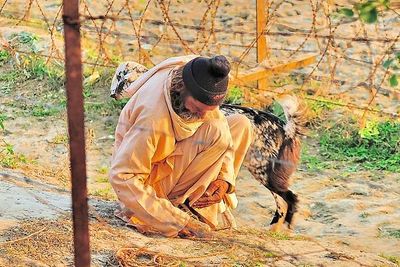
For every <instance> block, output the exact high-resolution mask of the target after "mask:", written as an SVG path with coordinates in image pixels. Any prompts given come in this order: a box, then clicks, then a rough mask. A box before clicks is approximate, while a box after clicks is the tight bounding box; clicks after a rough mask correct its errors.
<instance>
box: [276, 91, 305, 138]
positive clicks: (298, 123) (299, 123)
mask: <svg viewBox="0 0 400 267" xmlns="http://www.w3.org/2000/svg"><path fill="white" fill-rule="evenodd" d="M278 103H279V104H280V105H281V106H282V108H283V111H284V112H285V117H286V120H287V122H286V124H285V126H284V130H285V137H286V139H296V138H298V137H299V136H300V135H304V129H305V128H304V125H305V123H306V118H305V116H306V108H305V106H304V105H303V104H302V103H300V102H299V100H298V98H297V97H295V96H291V95H287V96H285V97H283V98H281V99H278Z"/></svg>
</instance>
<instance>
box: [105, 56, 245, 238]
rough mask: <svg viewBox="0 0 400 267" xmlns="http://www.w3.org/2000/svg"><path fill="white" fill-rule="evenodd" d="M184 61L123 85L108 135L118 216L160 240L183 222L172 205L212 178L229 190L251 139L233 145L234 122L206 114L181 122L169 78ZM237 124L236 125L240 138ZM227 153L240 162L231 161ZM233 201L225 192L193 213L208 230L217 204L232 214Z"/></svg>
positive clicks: (169, 63) (197, 193) (215, 113)
mask: <svg viewBox="0 0 400 267" xmlns="http://www.w3.org/2000/svg"><path fill="white" fill-rule="evenodd" d="M191 58H193V57H190V56H189V57H180V58H172V59H169V60H167V61H164V62H162V63H160V64H159V65H157V66H155V67H154V68H153V69H151V70H149V71H148V72H146V73H145V74H144V75H142V76H141V77H140V78H139V79H138V80H136V81H135V82H134V83H133V84H132V85H131V86H130V87H129V90H128V91H129V92H130V94H131V95H129V97H131V98H130V100H129V102H128V103H127V104H126V106H125V107H124V109H123V110H122V112H121V115H120V118H119V121H118V125H117V128H116V133H115V145H114V153H113V157H112V162H111V170H110V182H111V184H112V186H113V188H114V190H115V192H116V194H117V196H118V198H119V201H120V203H121V207H122V209H123V213H124V216H125V217H126V216H128V217H129V218H131V222H133V223H135V224H136V225H137V226H139V227H140V225H141V226H143V227H142V229H143V230H150V229H151V230H153V231H157V232H160V233H161V234H163V235H165V236H175V235H177V233H178V232H179V231H180V230H181V229H182V228H183V227H184V226H185V225H186V224H187V222H188V220H189V216H188V215H187V214H186V213H185V212H183V211H181V210H180V209H179V208H177V207H176V206H177V205H179V204H181V203H183V202H184V201H185V200H186V199H189V200H190V203H194V202H195V201H196V200H197V199H199V198H200V197H201V196H202V195H203V193H204V192H205V190H206V189H207V187H208V185H209V184H210V183H211V182H212V181H213V180H215V179H217V178H218V177H219V178H220V179H224V180H226V181H227V182H229V183H230V184H231V185H232V186H233V187H234V186H235V179H236V176H237V172H238V171H239V167H240V165H241V163H242V161H243V157H244V154H245V152H246V151H247V147H248V146H249V144H250V139H251V134H250V131H249V133H248V134H247V135H246V136H244V138H242V139H241V141H240V144H234V142H233V141H232V136H231V130H232V129H230V124H231V125H238V122H240V121H242V120H243V118H242V117H237V116H236V117H232V118H230V123H228V121H227V119H226V118H225V117H224V115H223V114H222V113H221V112H220V111H219V110H214V111H212V112H209V113H207V115H206V118H205V119H203V120H202V121H199V122H195V123H187V122H185V121H183V120H182V119H181V118H180V117H179V116H178V115H177V114H176V113H175V112H174V110H173V109H172V106H171V101H170V96H169V87H170V82H171V81H170V73H171V70H172V69H173V68H174V67H176V66H179V65H182V64H185V63H186V62H187V61H189V60H190V59H191ZM150 78H151V79H150ZM245 123H246V122H245ZM239 124H240V123H239ZM242 126H243V125H238V127H237V129H241V130H240V131H239V132H240V133H239V132H238V134H240V135H243V127H242ZM250 128H251V127H250ZM242 137H243V136H242ZM243 140H244V141H243ZM239 146H240V149H238V147H239ZM235 151H241V152H240V153H241V154H240V155H243V156H239V157H238V156H235ZM235 200H236V198H235V196H234V194H229V195H227V196H226V197H225V201H224V202H221V203H220V204H219V205H218V204H215V205H212V206H210V207H208V208H205V209H199V210H198V211H199V212H200V213H201V214H202V215H203V216H205V217H206V218H207V219H209V221H210V222H212V223H213V224H214V226H216V225H217V224H218V220H217V214H218V212H221V211H223V210H224V209H225V204H224V203H226V204H228V206H231V207H232V208H234V207H235V206H236V201H235Z"/></svg>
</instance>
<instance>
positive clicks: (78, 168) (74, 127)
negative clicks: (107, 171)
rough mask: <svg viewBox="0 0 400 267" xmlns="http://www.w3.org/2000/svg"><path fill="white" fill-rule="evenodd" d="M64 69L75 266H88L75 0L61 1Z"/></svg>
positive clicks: (80, 67) (85, 189)
mask: <svg viewBox="0 0 400 267" xmlns="http://www.w3.org/2000/svg"><path fill="white" fill-rule="evenodd" d="M63 2H64V8H63V20H64V40H65V71H66V79H67V81H66V91H67V113H68V133H69V147H70V162H71V183H72V213H73V215H72V217H73V223H74V253H75V254H74V255H75V259H74V261H75V266H78V267H86V266H90V250H89V226H88V203H87V186H86V154H85V125H84V109H83V94H82V62H81V39H80V22H79V0H64V1H63Z"/></svg>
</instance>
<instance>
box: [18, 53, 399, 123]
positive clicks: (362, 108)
mask: <svg viewBox="0 0 400 267" xmlns="http://www.w3.org/2000/svg"><path fill="white" fill-rule="evenodd" d="M13 53H21V54H25V55H34V56H38V57H44V58H51V59H56V60H60V61H63V62H64V61H65V59H64V58H63V57H54V56H49V55H45V54H38V53H32V52H26V51H22V50H16V49H13ZM82 64H85V65H91V66H94V67H97V66H98V67H104V68H109V69H116V67H117V66H118V65H117V64H115V65H106V64H100V63H98V62H97V63H96V62H88V61H82ZM314 78H317V79H321V77H320V76H314ZM334 82H336V83H340V84H341V83H343V82H344V81H343V80H335V81H334ZM304 84H305V82H304V83H303V85H304ZM381 85H382V83H381ZM241 87H242V88H243V89H248V90H254V91H257V92H268V93H272V94H274V95H282V93H280V92H277V91H273V90H269V89H257V88H254V87H250V86H247V85H241ZM379 88H381V89H382V87H379ZM386 90H387V89H386ZM298 91H301V92H304V93H308V90H306V89H304V88H303V87H300V88H299V89H298ZM303 98H305V99H307V100H311V101H314V102H320V103H325V104H330V105H334V106H340V107H345V108H348V109H350V110H352V109H357V110H360V111H364V112H366V111H369V112H373V113H378V114H380V115H388V116H390V117H392V118H398V117H400V115H399V114H398V113H395V112H386V111H383V110H378V109H374V108H370V107H360V106H357V105H355V104H351V103H341V102H337V101H336V102H335V101H332V100H329V99H319V98H313V97H309V96H303ZM99 104H100V103H99ZM370 104H371V103H370Z"/></svg>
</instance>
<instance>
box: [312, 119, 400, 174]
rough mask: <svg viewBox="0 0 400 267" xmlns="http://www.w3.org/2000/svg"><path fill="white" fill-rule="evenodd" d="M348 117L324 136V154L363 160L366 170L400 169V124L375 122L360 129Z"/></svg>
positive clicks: (322, 147) (349, 159)
mask: <svg viewBox="0 0 400 267" xmlns="http://www.w3.org/2000/svg"><path fill="white" fill-rule="evenodd" d="M354 125H356V123H355V122H354V121H349V120H345V121H342V122H340V123H337V124H336V125H334V126H333V127H331V128H330V129H327V130H326V131H324V132H323V133H322V134H321V137H320V145H321V149H320V153H321V155H322V156H324V157H325V158H327V159H331V160H343V161H349V162H353V163H360V165H361V166H362V167H364V168H366V169H374V170H388V171H392V172H397V171H400V134H399V133H400V123H395V122H390V121H386V122H379V123H377V122H371V123H367V125H366V127H365V128H364V129H361V130H359V129H358V128H357V127H356V126H354Z"/></svg>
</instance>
